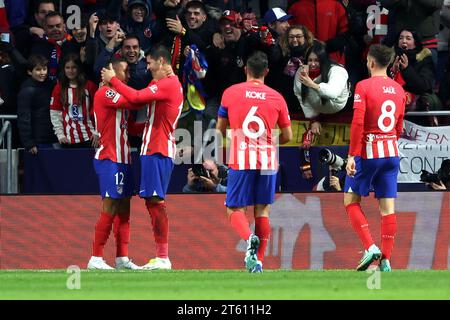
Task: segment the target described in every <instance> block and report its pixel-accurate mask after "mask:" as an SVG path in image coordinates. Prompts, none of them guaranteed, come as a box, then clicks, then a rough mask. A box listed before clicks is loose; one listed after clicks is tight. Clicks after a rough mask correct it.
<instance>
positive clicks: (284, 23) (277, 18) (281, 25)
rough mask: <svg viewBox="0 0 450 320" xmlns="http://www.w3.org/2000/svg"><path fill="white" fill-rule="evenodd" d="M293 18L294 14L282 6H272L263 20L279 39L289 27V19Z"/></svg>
mask: <svg viewBox="0 0 450 320" xmlns="http://www.w3.org/2000/svg"><path fill="white" fill-rule="evenodd" d="M291 18H292V15H290V14H287V13H286V12H284V10H283V9H281V8H272V9H270V10H269V11H267V12H266V13H265V14H264V18H263V21H264V22H265V23H266V24H267V26H268V27H269V30H270V33H271V35H272V37H273V39H274V40H275V42H276V41H277V40H278V38H279V37H281V36H282V35H283V34H285V33H286V31H287V29H289V22H288V20H289V19H291Z"/></svg>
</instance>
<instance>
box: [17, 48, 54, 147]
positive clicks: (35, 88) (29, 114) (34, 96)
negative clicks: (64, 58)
mask: <svg viewBox="0 0 450 320" xmlns="http://www.w3.org/2000/svg"><path fill="white" fill-rule="evenodd" d="M47 63H48V62H47V60H46V59H45V58H44V57H43V56H39V55H31V56H30V58H29V67H28V74H29V75H30V78H28V79H27V80H26V81H25V82H24V83H23V84H22V87H21V89H20V92H19V95H18V99H17V125H18V127H19V133H20V139H21V141H22V145H23V146H24V147H25V150H27V151H28V152H30V153H32V154H37V153H38V148H40V147H43V146H49V145H50V144H53V143H56V142H57V139H56V136H55V135H54V133H53V126H52V123H51V121H50V108H49V104H50V98H51V94H52V89H53V84H52V82H51V81H49V80H48V78H47Z"/></svg>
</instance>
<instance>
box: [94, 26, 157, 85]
mask: <svg viewBox="0 0 450 320" xmlns="http://www.w3.org/2000/svg"><path fill="white" fill-rule="evenodd" d="M113 39H114V40H112V41H113V44H108V45H107V46H106V47H105V49H104V50H102V52H101V53H100V55H99V56H98V58H97V62H96V67H95V70H96V72H98V73H99V72H100V71H101V68H103V67H105V66H107V65H108V63H109V61H110V60H111V59H112V57H113V56H114V52H113V51H112V50H113V48H114V47H116V46H117V43H121V44H122V47H121V48H120V50H119V51H118V54H119V55H120V56H121V57H122V58H124V59H125V60H126V61H127V63H128V72H129V73H130V79H129V81H128V85H129V86H130V87H132V88H133V89H137V90H140V89H143V88H145V87H146V86H147V85H148V84H149V83H150V81H151V80H152V77H151V74H150V73H149V72H148V71H147V62H146V60H145V56H144V54H143V50H142V48H141V46H140V42H139V39H138V38H137V37H136V36H133V35H128V36H126V37H125V38H124V39H121V38H120V34H116V36H115V37H114V38H113Z"/></svg>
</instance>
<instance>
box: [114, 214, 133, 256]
mask: <svg viewBox="0 0 450 320" xmlns="http://www.w3.org/2000/svg"><path fill="white" fill-rule="evenodd" d="M113 233H114V237H115V238H116V257H128V243H129V242H130V213H129V212H126V213H119V214H116V215H115V216H114V227H113Z"/></svg>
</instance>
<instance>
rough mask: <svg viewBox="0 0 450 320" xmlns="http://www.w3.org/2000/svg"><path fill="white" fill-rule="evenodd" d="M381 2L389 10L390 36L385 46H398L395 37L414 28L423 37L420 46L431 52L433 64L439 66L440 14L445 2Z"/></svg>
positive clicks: (434, 0) (430, 0) (405, 0)
mask: <svg viewBox="0 0 450 320" xmlns="http://www.w3.org/2000/svg"><path fill="white" fill-rule="evenodd" d="M380 2H381V5H382V6H383V7H385V8H386V9H388V10H389V25H388V36H387V39H386V41H385V44H386V45H388V46H392V45H394V44H396V43H397V38H396V37H395V36H396V35H398V34H399V33H400V32H401V31H402V30H405V29H406V28H410V27H411V26H414V28H415V29H416V31H417V34H419V35H420V37H421V43H420V45H421V46H423V48H428V49H430V50H431V53H432V60H433V63H434V65H437V44H438V39H437V34H438V33H439V20H440V17H439V12H440V10H441V8H442V4H443V0H421V1H409V0H381V1H380ZM416 45H419V43H417V44H416Z"/></svg>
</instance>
